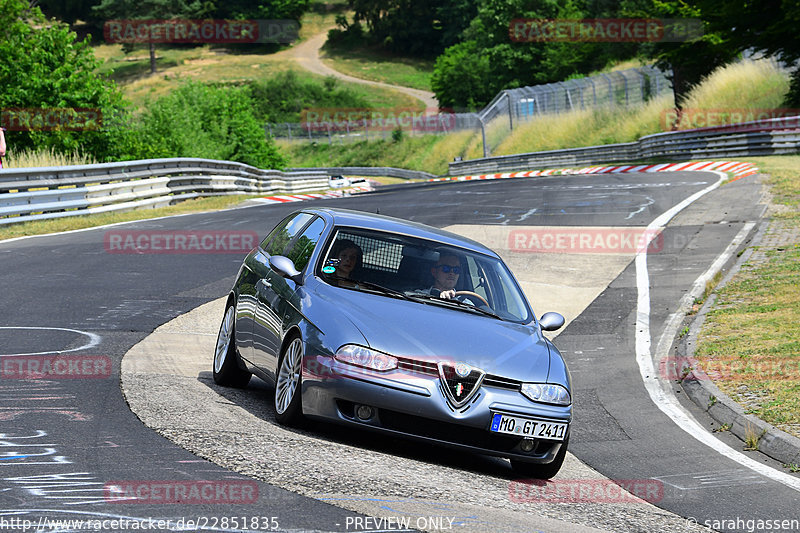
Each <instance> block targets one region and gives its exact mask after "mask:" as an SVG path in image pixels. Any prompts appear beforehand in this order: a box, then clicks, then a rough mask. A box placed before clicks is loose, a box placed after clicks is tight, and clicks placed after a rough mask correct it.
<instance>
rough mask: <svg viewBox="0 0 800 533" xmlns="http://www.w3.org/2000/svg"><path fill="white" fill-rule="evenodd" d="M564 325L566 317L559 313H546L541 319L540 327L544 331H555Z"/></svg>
mask: <svg viewBox="0 0 800 533" xmlns="http://www.w3.org/2000/svg"><path fill="white" fill-rule="evenodd" d="M563 325H564V317H563V316H561V315H560V314H558V313H552V312H550V313H545V314H543V315H542V318H540V319H539V326H540V327H541V328H542V330H543V331H555V330H557V329H559V328H561V327H562V326H563Z"/></svg>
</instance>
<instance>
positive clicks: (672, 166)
mask: <svg viewBox="0 0 800 533" xmlns="http://www.w3.org/2000/svg"><path fill="white" fill-rule="evenodd" d="M701 170H704V171H705V170H718V171H721V172H729V173H731V174H733V178H732V179H731V181H736V180H738V179H740V178H744V177H745V176H752V175H753V174H758V168H757V167H756V166H755V165H753V164H752V163H747V162H743V161H696V162H695V161H689V162H688V163H661V164H657V165H616V166H608V167H602V166H594V167H583V168H577V169H576V168H549V169H547V170H527V171H524V172H503V173H498V174H480V175H475V176H455V177H451V178H432V179H429V180H427V181H471V180H496V179H505V178H531V177H535V176H561V175H565V174H573V175H576V174H625V173H629V172H680V171H688V172H691V171H701ZM371 190H373V189H372V188H371V187H354V188H351V189H347V190H344V191H332V192H328V193H324V194H292V195H284V196H268V197H266V198H258V199H256V201H259V202H262V203H265V204H283V203H288V202H301V201H303V200H315V199H317V198H340V197H342V196H350V195H351V194H358V193H359V192H365V191H371Z"/></svg>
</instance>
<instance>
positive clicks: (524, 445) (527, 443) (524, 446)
mask: <svg viewBox="0 0 800 533" xmlns="http://www.w3.org/2000/svg"><path fill="white" fill-rule="evenodd" d="M535 445H536V443H535V442H534V441H532V440H531V439H523V440H522V442H521V443H520V445H519V449H520V450H522V451H523V452H529V451H532V450H533V448H534V446H535Z"/></svg>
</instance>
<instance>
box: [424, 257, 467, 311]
mask: <svg viewBox="0 0 800 533" xmlns="http://www.w3.org/2000/svg"><path fill="white" fill-rule="evenodd" d="M431 275H432V276H433V286H432V287H431V288H430V290H429V292H430V294H431V295H432V296H438V297H439V298H443V299H445V300H449V299H451V298H455V296H456V284H457V283H458V278H459V277H460V275H461V261H459V259H458V256H456V255H455V254H454V253H452V252H442V253H441V254H440V255H439V260H438V261H436V264H435V265H433V266H432V267H431Z"/></svg>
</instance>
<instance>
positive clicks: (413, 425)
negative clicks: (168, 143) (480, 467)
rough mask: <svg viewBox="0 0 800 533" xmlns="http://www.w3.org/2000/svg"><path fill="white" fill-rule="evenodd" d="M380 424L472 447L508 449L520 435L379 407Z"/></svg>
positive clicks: (511, 448)
mask: <svg viewBox="0 0 800 533" xmlns="http://www.w3.org/2000/svg"><path fill="white" fill-rule="evenodd" d="M378 416H379V417H380V421H381V425H382V426H383V427H385V428H387V429H393V430H395V431H401V432H403V433H410V434H412V435H419V436H421V437H428V438H431V439H436V440H440V441H444V442H452V443H454V444H466V445H468V446H475V447H476V448H484V449H488V450H497V451H499V452H510V451H512V450H513V449H514V447H515V446H516V445H517V444H518V443H519V441H520V438H519V437H515V436H511V435H498V434H494V433H490V432H489V431H488V430H485V429H477V428H471V427H466V426H461V425H458V424H451V423H449V422H440V421H438V420H431V419H429V418H422V417H419V416H412V415H407V414H403V413H398V412H397V411H391V410H389V409H379V410H378Z"/></svg>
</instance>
